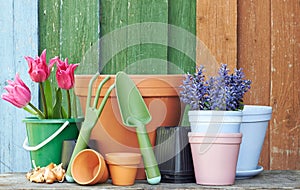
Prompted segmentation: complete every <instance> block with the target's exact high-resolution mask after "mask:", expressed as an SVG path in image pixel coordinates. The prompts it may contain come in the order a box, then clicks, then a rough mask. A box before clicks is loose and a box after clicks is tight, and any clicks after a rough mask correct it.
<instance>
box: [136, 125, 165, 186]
mask: <svg viewBox="0 0 300 190" xmlns="http://www.w3.org/2000/svg"><path fill="white" fill-rule="evenodd" d="M136 132H137V137H138V142H139V146H140V150H141V154H142V156H143V161H144V167H145V171H146V175H147V181H148V183H149V184H153V185H154V184H158V183H159V182H160V179H161V176H160V171H159V168H158V165H157V161H156V158H155V155H154V152H153V149H152V145H151V143H150V140H149V136H148V133H147V131H146V128H145V126H144V125H142V126H138V127H137V128H136Z"/></svg>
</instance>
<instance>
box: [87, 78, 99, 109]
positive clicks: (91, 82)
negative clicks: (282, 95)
mask: <svg viewBox="0 0 300 190" xmlns="http://www.w3.org/2000/svg"><path fill="white" fill-rule="evenodd" d="M99 75H100V74H99V72H97V73H96V74H95V75H94V76H93V78H92V79H91V80H90V83H89V91H88V95H87V100H86V109H87V108H89V107H90V103H91V97H92V87H93V83H94V82H95V80H96V79H97V77H98V76H99Z"/></svg>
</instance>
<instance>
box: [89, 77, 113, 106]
mask: <svg viewBox="0 0 300 190" xmlns="http://www.w3.org/2000/svg"><path fill="white" fill-rule="evenodd" d="M109 78H110V76H107V77H105V78H104V79H103V80H102V81H101V83H100V84H99V86H98V89H97V93H96V96H95V99H94V105H93V108H96V107H97V104H98V101H99V96H100V92H101V89H102V87H103V85H104V84H105V83H106V81H107V80H108V79H109Z"/></svg>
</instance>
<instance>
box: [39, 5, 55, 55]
mask: <svg viewBox="0 0 300 190" xmlns="http://www.w3.org/2000/svg"><path fill="white" fill-rule="evenodd" d="M38 12H39V17H38V21H39V54H40V53H41V52H42V51H43V50H44V49H47V59H48V60H49V58H51V57H54V56H58V55H60V43H59V39H60V0H39V11H38Z"/></svg>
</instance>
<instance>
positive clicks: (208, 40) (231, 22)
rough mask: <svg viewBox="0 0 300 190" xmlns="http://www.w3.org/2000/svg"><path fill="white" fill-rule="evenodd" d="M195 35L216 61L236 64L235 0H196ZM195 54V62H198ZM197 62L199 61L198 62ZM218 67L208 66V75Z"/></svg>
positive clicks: (233, 65) (231, 65) (230, 65)
mask: <svg viewBox="0 0 300 190" xmlns="http://www.w3.org/2000/svg"><path fill="white" fill-rule="evenodd" d="M196 22H197V37H198V38H199V39H200V40H201V41H202V42H203V43H204V44H205V45H206V46H207V47H208V49H209V50H210V51H211V54H212V55H213V56H215V58H216V60H217V62H218V63H220V62H222V63H226V64H228V66H229V68H230V69H231V70H232V69H233V68H235V67H236V64H237V0H197V21H196ZM198 53H199V52H198ZM199 59H200V58H199V54H197V60H198V61H197V62H199ZM198 64H199V63H198ZM212 69H218V67H215V68H214V67H210V68H208V69H207V70H208V71H207V72H210V75H211V74H212V73H213V72H216V70H214V71H212Z"/></svg>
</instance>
